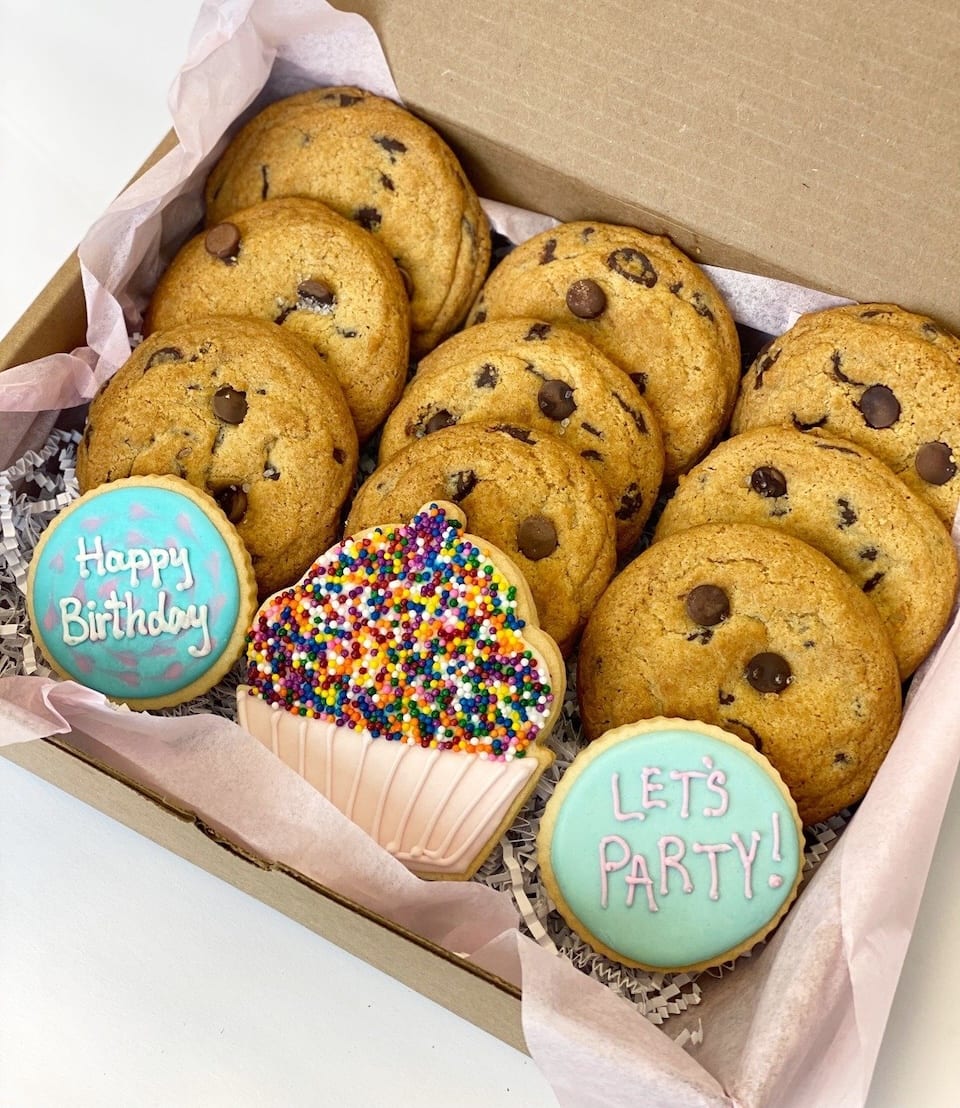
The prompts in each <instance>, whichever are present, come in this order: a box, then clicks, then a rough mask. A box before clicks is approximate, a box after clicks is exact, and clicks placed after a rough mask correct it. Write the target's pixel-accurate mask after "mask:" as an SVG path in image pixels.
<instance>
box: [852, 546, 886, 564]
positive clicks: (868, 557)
mask: <svg viewBox="0 0 960 1108" xmlns="http://www.w3.org/2000/svg"><path fill="white" fill-rule="evenodd" d="M879 553H880V551H879V550H877V548H876V547H875V546H865V547H864V548H863V549H862V550H861V551H859V552H858V554H857V557H858V558H863V560H864V561H865V562H875V561H876V560H877V555H878V554H879Z"/></svg>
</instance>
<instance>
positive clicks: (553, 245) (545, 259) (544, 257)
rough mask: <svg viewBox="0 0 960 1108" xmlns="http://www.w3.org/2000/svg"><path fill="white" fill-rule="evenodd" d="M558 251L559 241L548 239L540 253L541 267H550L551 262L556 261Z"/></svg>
mask: <svg viewBox="0 0 960 1108" xmlns="http://www.w3.org/2000/svg"><path fill="white" fill-rule="evenodd" d="M556 249H557V240H556V239H547V241H546V242H545V243H544V244H543V249H542V250H541V251H540V265H549V264H550V263H551V262H553V261H556Z"/></svg>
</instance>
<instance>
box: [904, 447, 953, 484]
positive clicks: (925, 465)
mask: <svg viewBox="0 0 960 1108" xmlns="http://www.w3.org/2000/svg"><path fill="white" fill-rule="evenodd" d="M913 464H914V466H915V467H916V470H917V473H919V474H920V476H921V477H922V478H923V480H924V481H926V482H927V484H928V485H945V484H946V483H947V482H948V481H949V480H950V478H951V477H952V476H953V475H954V474H955V473H956V472H957V463H956V462H955V461H954V460H953V451H952V450H951V449H950V447H949V446H947V444H946V443H945V442H925V443H924V444H923V446H921V447H920V449H919V450H918V451H917V457H916V460H915V461H914V463H913Z"/></svg>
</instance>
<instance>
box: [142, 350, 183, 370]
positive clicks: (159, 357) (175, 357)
mask: <svg viewBox="0 0 960 1108" xmlns="http://www.w3.org/2000/svg"><path fill="white" fill-rule="evenodd" d="M181 361H183V351H182V350H178V349H177V348H176V347H175V346H161V347H160V349H159V350H154V352H153V353H152V354H151V355H150V360H149V361H148V362H147V366H146V368H147V369H153V367H154V366H155V365H163V364H164V363H165V362H181Z"/></svg>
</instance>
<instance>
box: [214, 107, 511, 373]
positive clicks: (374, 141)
mask: <svg viewBox="0 0 960 1108" xmlns="http://www.w3.org/2000/svg"><path fill="white" fill-rule="evenodd" d="M283 196H309V197H313V198H314V199H315V200H322V201H323V202H324V203H325V204H328V205H329V206H330V207H331V208H333V209H334V210H336V211H338V212H339V213H340V214H341V215H343V216H346V217H347V218H348V219H352V220H355V221H356V222H357V223H359V224H360V225H361V226H362V227H364V228H365V229H366V230H367V231H370V232H371V233H372V234H374V235H375V236H377V238H379V239H380V241H381V242H383V244H384V245H385V246H386V248H387V250H388V251H389V252H390V254H391V255H392V256H393V257H394V258H395V259H396V261H397V264H398V265H399V266H401V267H402V269H403V271H404V273H405V274H406V275H407V277H408V278H409V282H410V289H411V293H412V296H411V315H412V322H413V340H412V345H413V352H414V354H416V355H419V354H423V353H426V352H427V351H428V350H430V349H432V348H433V347H434V346H435V345H436V344H437V343H438V342H439V341H440V340H441V339H442V338H443V337H444V336H445V335H447V334H449V333H450V332H451V331H453V330H454V329H455V328H456V327H457V326H458V325H459V324H460V323H461V322H462V321H463V317H464V315H465V314H466V312H467V309H468V308H469V307H470V305H471V304H472V303H473V299H474V297H475V296H476V295H477V292H478V290H479V288H480V285H481V284H482V283H483V280H484V278H485V277H486V275H487V268H488V266H489V264H490V231H489V228H488V226H487V220H486V216H485V215H484V213H483V209H482V208H481V207H480V201H479V200H478V199H477V195H476V193H475V192H474V190H473V188H472V187H471V185H470V183H469V181H468V180H467V178H466V176H465V175H464V172H463V170H462V169H461V167H460V164H459V162H458V161H457V159H456V157H455V155H454V154H453V152H452V151H451V150H450V148H449V147H448V146H447V144H446V143H445V142H444V141H443V139H442V138H440V136H439V135H438V134H437V133H436V131H434V130H433V128H432V127H429V126H428V125H427V124H426V123H424V122H422V121H421V120H419V119H417V117H416V116H414V115H412V114H411V113H410V112H408V111H407V110H406V109H405V108H402V107H400V105H399V104H395V103H394V102H393V101H392V100H385V99H383V98H382V97H379V96H374V95H373V94H372V93H369V92H364V91H363V90H362V89H358V88H320V89H312V90H310V91H308V92H301V93H299V94H297V95H296V96H290V97H288V98H286V99H284V100H278V101H276V102H275V103H273V104H271V105H270V106H269V107H268V108H265V109H264V110H263V111H262V112H260V113H259V114H258V115H256V116H254V118H253V119H251V120H250V122H249V123H247V124H246V125H245V126H244V127H243V128H242V130H241V131H240V132H239V133H238V134H237V135H236V136H235V137H234V139H233V140H232V142H231V143H230V145H229V146H228V147H227V149H226V152H225V153H224V155H223V157H222V158H221V159H220V161H219V162H218V163H217V165H216V166H214V169H213V172H212V173H211V174H210V177H209V179H208V181H207V187H206V201H207V223H208V225H211V226H212V225H213V224H215V223H219V222H222V221H223V220H225V219H226V218H228V217H229V216H230V215H232V214H233V213H234V212H237V211H241V210H243V209H244V208H247V207H250V205H252V204H256V203H258V202H260V201H261V200H267V199H274V198H276V197H283Z"/></svg>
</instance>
